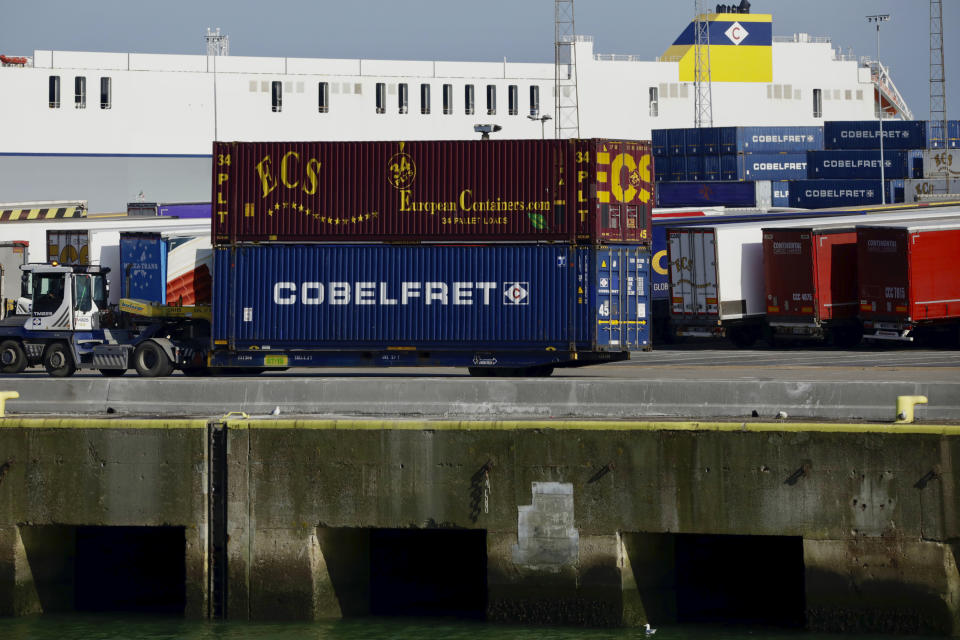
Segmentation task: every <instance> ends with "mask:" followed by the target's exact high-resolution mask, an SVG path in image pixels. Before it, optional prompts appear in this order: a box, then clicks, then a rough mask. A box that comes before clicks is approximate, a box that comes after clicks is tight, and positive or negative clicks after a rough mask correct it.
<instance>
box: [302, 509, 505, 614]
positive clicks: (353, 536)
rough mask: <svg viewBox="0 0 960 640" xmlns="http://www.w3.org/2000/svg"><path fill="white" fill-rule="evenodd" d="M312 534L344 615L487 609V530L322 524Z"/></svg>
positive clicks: (467, 612)
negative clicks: (382, 527)
mask: <svg viewBox="0 0 960 640" xmlns="http://www.w3.org/2000/svg"><path fill="white" fill-rule="evenodd" d="M317 533H318V536H317V537H318V539H319V542H320V546H321V549H322V553H323V557H324V561H325V563H326V568H327V571H328V573H329V576H330V581H331V586H332V588H333V591H334V592H335V594H336V601H337V605H336V606H337V608H338V610H339V613H340V614H342V615H343V616H344V617H358V616H368V615H375V616H418V617H454V618H465V619H482V618H483V617H484V616H485V615H486V608H487V534H486V531H484V530H474V529H359V528H357V529H353V528H327V527H320V528H318V530H317Z"/></svg>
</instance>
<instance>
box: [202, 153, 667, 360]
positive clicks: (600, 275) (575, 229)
mask: <svg viewBox="0 0 960 640" xmlns="http://www.w3.org/2000/svg"><path fill="white" fill-rule="evenodd" d="M652 160H653V159H652V156H651V153H650V146H649V143H646V142H633V141H612V140H562V141H554V140H545V141H471V142H462V141H449V142H446V141H444V142H409V143H403V142H352V143H335V142H306V143H216V144H215V149H214V164H215V167H214V193H213V201H214V203H215V204H214V216H213V238H214V243H215V244H216V245H217V248H216V251H215V253H216V257H215V269H214V273H215V275H214V288H215V292H216V293H215V295H214V300H215V301H216V303H215V306H214V323H213V333H214V341H215V345H219V346H221V347H223V348H226V349H232V350H249V351H251V352H253V351H257V352H260V353H259V354H257V356H258V357H259V358H261V360H258V361H257V362H258V363H259V362H263V363H265V364H270V365H275V366H290V365H291V364H294V363H299V364H307V363H311V364H318V363H322V362H330V361H331V358H332V357H334V352H336V353H338V354H340V355H342V354H343V353H344V352H348V351H353V352H358V351H364V352H372V353H373V355H370V354H369V353H368V355H367V356H365V357H366V358H367V359H368V360H370V361H371V362H370V363H371V364H431V363H435V364H441V363H442V364H456V363H461V364H463V363H465V362H466V361H469V362H472V363H473V365H472V366H473V367H476V368H477V371H478V372H479V371H480V370H482V369H485V368H496V367H499V366H503V365H505V364H509V365H511V366H519V367H524V366H544V365H549V366H552V365H553V364H570V363H584V362H589V361H590V360H591V359H594V360H595V359H603V360H611V359H622V358H624V357H627V354H628V353H629V352H630V351H633V350H640V349H647V348H649V344H650V341H649V336H648V334H649V322H648V320H647V310H648V297H649V266H650V255H649V243H650V217H651V216H650V214H651V209H652V205H653V198H654V192H653V161H652ZM357 243H362V244H357ZM370 243H376V244H370ZM411 243H412V244H418V245H419V246H400V245H409V244H411ZM451 243H459V246H458V245H454V244H451ZM463 243H470V246H464V244H463ZM266 350H269V351H271V352H272V355H271V357H270V358H264V357H263V355H262V352H263V351H266ZM291 350H292V351H291ZM426 350H429V352H430V353H429V354H428V355H429V357H428V358H426V357H424V354H427V351H426ZM281 351H284V352H285V353H284V354H281ZM291 353H292V355H291ZM338 357H339V356H338ZM290 358H295V361H293V360H291V359H290ZM465 358H466V359H467V360H465ZM214 360H216V354H215V357H214Z"/></svg>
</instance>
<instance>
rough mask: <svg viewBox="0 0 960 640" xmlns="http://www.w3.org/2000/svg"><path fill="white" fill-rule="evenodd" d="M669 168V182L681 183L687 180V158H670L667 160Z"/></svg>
mask: <svg viewBox="0 0 960 640" xmlns="http://www.w3.org/2000/svg"><path fill="white" fill-rule="evenodd" d="M667 160H668V162H669V166H670V172H669V176H670V177H669V178H668V179H667V180H669V181H670V182H683V181H684V180H686V179H687V157H686V156H670V157H669V158H667Z"/></svg>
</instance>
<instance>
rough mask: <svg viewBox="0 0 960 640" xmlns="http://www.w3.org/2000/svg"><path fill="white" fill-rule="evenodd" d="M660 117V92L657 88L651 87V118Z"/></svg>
mask: <svg viewBox="0 0 960 640" xmlns="http://www.w3.org/2000/svg"><path fill="white" fill-rule="evenodd" d="M659 115H660V92H659V91H657V88H656V87H650V117H651V118H656V117H657V116H659Z"/></svg>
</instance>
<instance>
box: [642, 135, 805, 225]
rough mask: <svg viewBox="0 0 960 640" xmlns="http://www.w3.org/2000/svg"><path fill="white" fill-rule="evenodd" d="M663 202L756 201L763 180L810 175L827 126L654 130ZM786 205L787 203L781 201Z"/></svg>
mask: <svg viewBox="0 0 960 640" xmlns="http://www.w3.org/2000/svg"><path fill="white" fill-rule="evenodd" d="M652 138H653V153H654V157H655V158H658V160H655V167H654V168H655V174H656V180H657V181H658V182H659V184H658V185H657V193H658V199H657V204H658V206H660V207H682V206H728V207H753V206H756V205H757V204H758V203H757V201H756V187H755V184H754V183H755V182H756V181H757V180H776V181H783V180H797V179H806V178H807V167H806V164H807V157H806V152H807V150H808V149H822V148H823V129H822V128H821V127H703V128H699V129H696V128H689V129H655V130H654V131H653V134H652ZM775 206H782V205H775Z"/></svg>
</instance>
